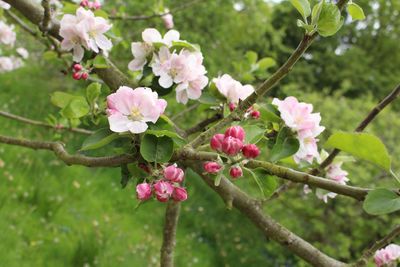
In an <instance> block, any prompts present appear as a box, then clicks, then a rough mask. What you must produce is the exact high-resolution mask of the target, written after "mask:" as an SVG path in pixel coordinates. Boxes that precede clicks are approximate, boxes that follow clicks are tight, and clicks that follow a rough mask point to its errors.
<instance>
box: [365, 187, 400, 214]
mask: <svg viewBox="0 0 400 267" xmlns="http://www.w3.org/2000/svg"><path fill="white" fill-rule="evenodd" d="M363 208H364V210H365V211H366V212H367V213H369V214H372V215H382V214H387V213H391V212H395V211H397V210H400V197H399V196H398V195H397V194H396V193H395V192H393V191H391V190H389V189H385V188H378V189H375V190H372V191H370V192H369V193H368V195H367V197H366V198H365V200H364V203H363Z"/></svg>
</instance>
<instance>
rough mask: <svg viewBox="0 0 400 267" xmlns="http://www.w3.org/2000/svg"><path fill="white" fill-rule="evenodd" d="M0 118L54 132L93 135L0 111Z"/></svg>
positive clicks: (77, 129) (85, 131)
mask: <svg viewBox="0 0 400 267" xmlns="http://www.w3.org/2000/svg"><path fill="white" fill-rule="evenodd" d="M0 116H3V117H5V118H8V119H12V120H16V121H20V122H23V123H27V124H31V125H35V126H41V127H45V128H50V129H52V130H56V131H58V130H61V131H70V132H75V133H81V134H87V135H90V134H93V133H94V132H93V131H90V130H86V129H81V128H66V127H59V126H54V125H51V124H48V123H45V122H42V121H36V120H31V119H28V118H25V117H21V116H18V115H14V114H11V113H9V112H5V111H1V110H0Z"/></svg>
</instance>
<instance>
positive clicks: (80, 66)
mask: <svg viewBox="0 0 400 267" xmlns="http://www.w3.org/2000/svg"><path fill="white" fill-rule="evenodd" d="M73 68H74V71H76V72H78V71H81V70H82V68H83V67H82V65H81V64H75V65H74V67H73Z"/></svg>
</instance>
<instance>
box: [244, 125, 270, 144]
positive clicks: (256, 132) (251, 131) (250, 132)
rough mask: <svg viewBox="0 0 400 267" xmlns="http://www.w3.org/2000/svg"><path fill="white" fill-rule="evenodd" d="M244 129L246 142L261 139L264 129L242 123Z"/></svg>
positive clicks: (254, 141)
mask: <svg viewBox="0 0 400 267" xmlns="http://www.w3.org/2000/svg"><path fill="white" fill-rule="evenodd" d="M243 129H244V131H245V132H246V140H245V141H246V143H250V144H257V143H258V141H260V140H261V139H262V137H263V136H264V133H265V129H262V128H261V127H259V126H257V125H244V126H243Z"/></svg>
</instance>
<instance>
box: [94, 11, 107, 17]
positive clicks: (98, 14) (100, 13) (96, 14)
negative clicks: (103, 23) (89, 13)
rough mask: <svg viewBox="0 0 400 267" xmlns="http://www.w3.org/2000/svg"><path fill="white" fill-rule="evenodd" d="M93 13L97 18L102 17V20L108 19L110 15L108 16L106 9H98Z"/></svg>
mask: <svg viewBox="0 0 400 267" xmlns="http://www.w3.org/2000/svg"><path fill="white" fill-rule="evenodd" d="M93 13H94V15H95V16H96V17H102V18H105V19H108V14H107V12H105V11H104V9H97V10H96V11H94V12H93Z"/></svg>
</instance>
